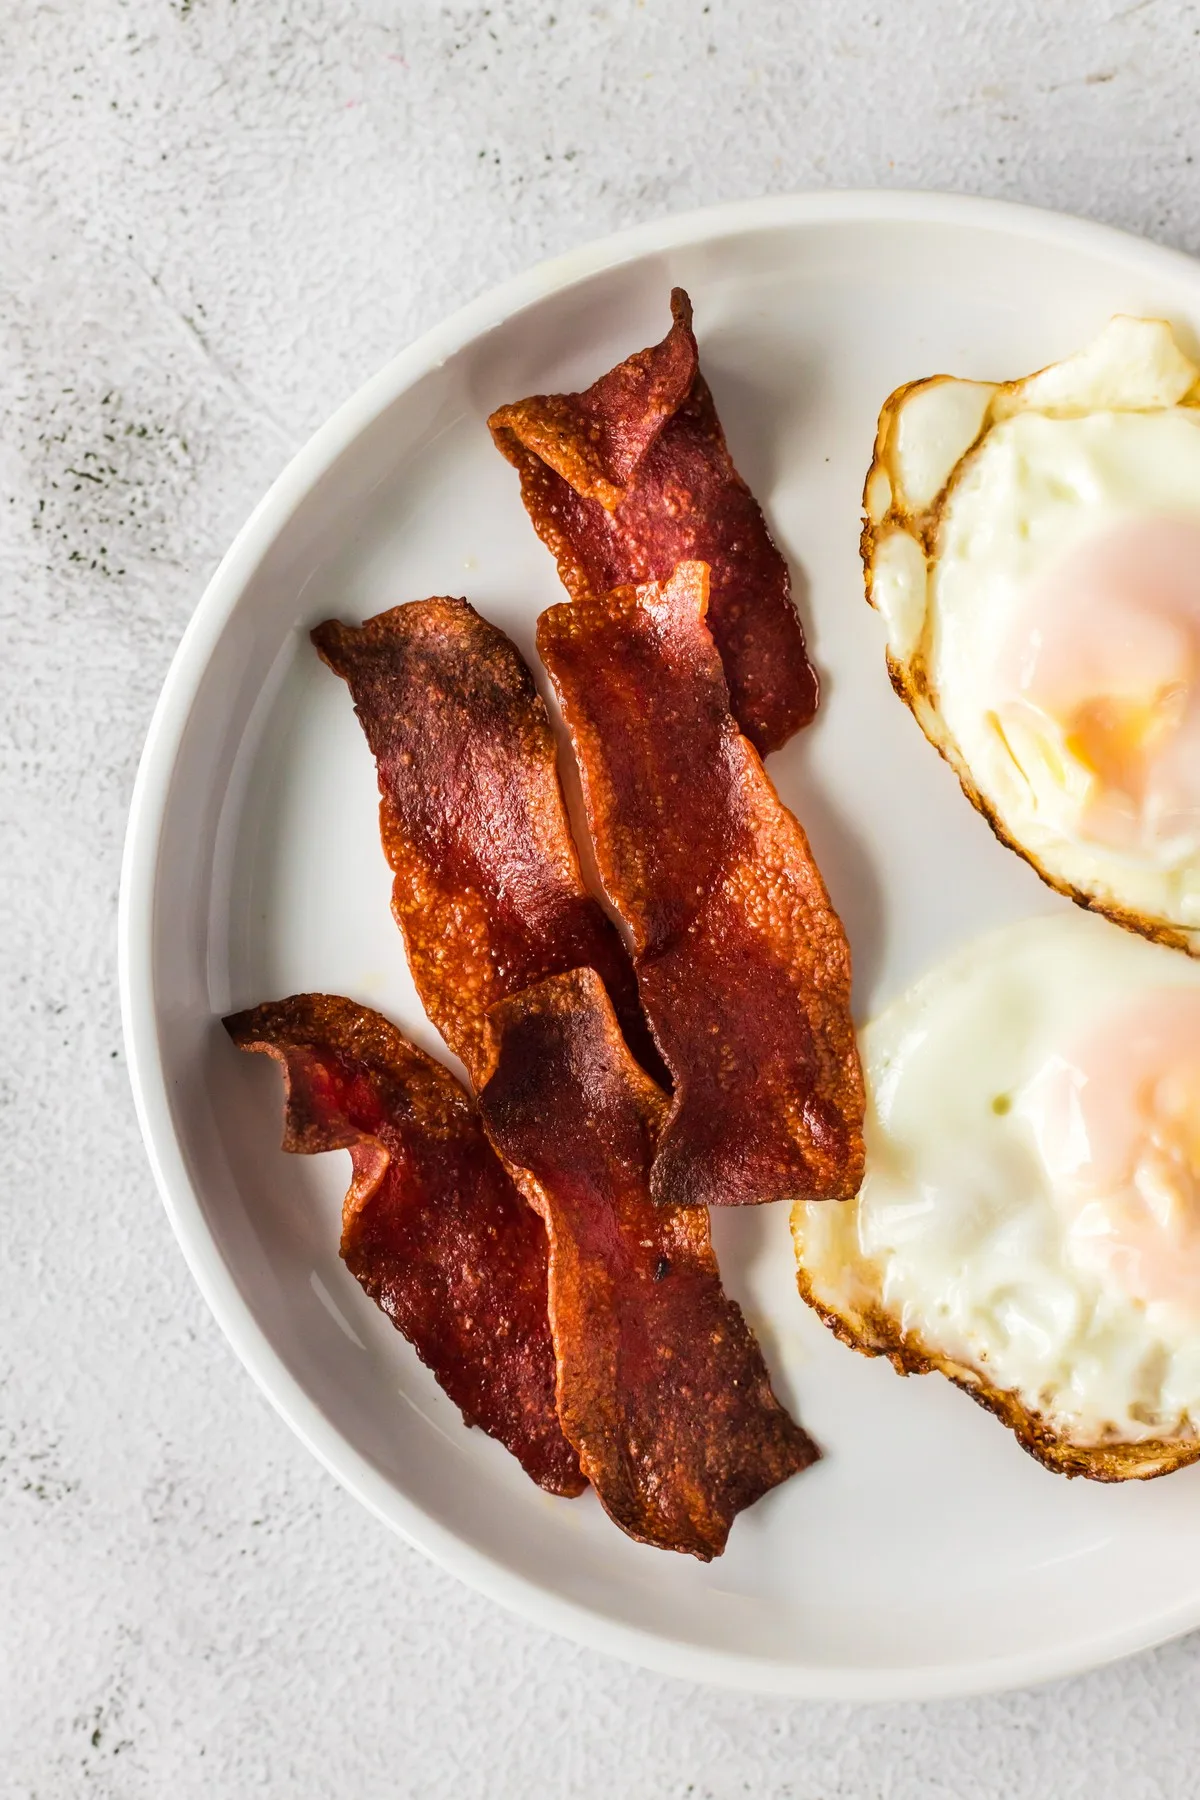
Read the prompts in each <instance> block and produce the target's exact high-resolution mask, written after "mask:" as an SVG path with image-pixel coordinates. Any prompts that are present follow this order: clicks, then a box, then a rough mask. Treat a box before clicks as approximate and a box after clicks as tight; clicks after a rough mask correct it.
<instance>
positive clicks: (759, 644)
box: [488, 288, 818, 756]
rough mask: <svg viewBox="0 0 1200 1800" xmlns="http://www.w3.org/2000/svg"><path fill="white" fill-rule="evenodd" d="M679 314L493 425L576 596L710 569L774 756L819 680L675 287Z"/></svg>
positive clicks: (760, 736) (731, 660)
mask: <svg viewBox="0 0 1200 1800" xmlns="http://www.w3.org/2000/svg"><path fill="white" fill-rule="evenodd" d="M671 314H672V325H671V329H670V331H669V332H668V333H667V335H666V337H665V338H663V340H662V341H661V343H658V344H655V345H653V346H651V348H649V349H647V350H641V351H638V352H637V354H636V355H634V356H630V357H628V358H627V359H626V360H625V361H624V362H622V363H618V364H617V366H616V367H615V368H613V369H610V370H609V371H608V373H607V374H605V375H602V376H600V378H599V379H598V380H597V381H595V382H593V383H592V385H591V387H589V388H587V389H585V390H584V391H583V392H582V393H574V394H535V395H531V396H530V397H529V398H528V399H526V400H519V401H516V402H514V403H512V404H510V405H508V406H501V407H499V408H498V409H497V410H496V411H495V412H494V413H493V414H492V415H491V417H490V418H489V420H488V425H489V427H490V430H491V433H492V438H493V440H494V442H495V444H496V447H497V449H498V450H499V451H500V453H501V454H502V455H503V456H504V457H506V458H507V460H508V461H509V462H510V463H512V465H513V467H514V468H515V469H516V470H517V473H518V475H519V477H520V482H521V498H522V500H523V501H524V503H525V508H526V511H527V512H528V514H529V517H530V519H531V521H532V523H533V526H534V529H535V530H536V532H537V533H538V536H539V537H540V538H541V539H542V542H543V543H544V544H545V545H546V547H547V548H548V549H549V550H550V552H551V554H552V555H553V556H554V558H555V560H556V562H557V563H558V571H559V576H560V578H561V580H562V582H563V585H564V586H565V587H566V589H567V592H568V593H569V594H570V595H571V597H572V599H575V600H584V599H586V598H588V597H589V596H591V595H593V594H603V593H606V592H608V591H609V590H610V589H611V588H613V587H616V586H619V585H621V584H625V583H629V582H638V581H647V580H659V581H662V580H666V578H667V577H668V576H669V575H670V574H671V571H672V569H673V568H674V567H675V565H676V564H677V563H679V562H683V561H687V560H695V559H702V560H703V561H705V562H707V563H708V564H709V566H710V568H711V569H712V572H713V574H712V596H713V597H712V617H711V620H710V624H711V629H712V633H713V637H714V639H715V640H716V644H717V648H718V650H719V652H720V655H721V660H722V662H723V663H724V666H725V674H726V679H727V681H728V683H729V691H730V694H731V696H732V706H733V711H734V714H735V715H736V717H737V719H738V721H739V723H740V725H741V728H742V730H743V731H744V732H745V733H746V735H747V737H749V738H750V740H751V741H752V742H753V743H754V744H755V746H756V747H757V749H758V750H759V751H760V752H761V753H762V754H763V755H764V756H765V755H767V753H768V752H769V751H771V750H776V749H778V748H779V746H780V745H781V744H784V743H786V742H787V740H788V738H790V737H791V736H792V735H793V733H794V732H796V731H797V730H799V729H800V728H801V727H802V726H804V725H807V724H808V723H809V721H810V720H811V719H812V716H813V714H814V713H815V711H816V708H817V701H818V685H817V677H816V674H815V671H814V670H813V668H812V665H811V663H810V662H809V660H808V655H807V651H806V649H805V642H804V630H803V627H802V626H801V623H800V619H799V616H798V614H797V612H796V608H795V605H794V603H793V600H792V592H791V576H790V574H789V571H788V566H787V562H786V561H785V559H784V557H783V556H782V555H781V553H780V551H779V549H778V547H777V546H776V544H775V542H774V539H773V538H772V536H771V533H770V530H769V529H768V526H767V522H766V520H765V518H764V517H763V514H762V510H761V508H760V507H759V505H758V502H757V501H756V500H755V498H754V496H753V494H752V493H751V492H750V489H749V488H748V487H747V485H746V483H745V482H744V481H743V480H742V477H741V476H740V475H739V474H738V472H737V470H736V468H735V467H734V464H733V459H732V458H731V456H730V454H729V448H728V445H727V444H726V441H725V434H724V432H723V431H722V429H721V423H720V420H719V418H718V417H717V410H716V406H715V404H714V402H713V397H712V393H711V391H710V390H709V387H708V384H707V382H706V381H705V379H704V377H703V375H702V374H701V373H700V365H699V353H698V350H697V346H696V338H695V334H694V333H693V330H692V306H691V301H690V300H689V299H688V296H687V294H686V293H685V292H684V290H683V289H682V288H674V289H672V292H671Z"/></svg>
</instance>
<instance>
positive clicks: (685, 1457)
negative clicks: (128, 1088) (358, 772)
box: [313, 600, 816, 1558]
mask: <svg viewBox="0 0 1200 1800" xmlns="http://www.w3.org/2000/svg"><path fill="white" fill-rule="evenodd" d="M313 640H314V642H315V643H316V645H317V647H318V649H319V650H320V652H321V655H322V656H323V657H324V658H325V660H326V662H328V663H329V664H330V665H331V666H332V667H333V668H334V669H336V670H337V672H338V673H339V674H342V675H344V676H345V678H346V679H347V681H348V682H349V684H350V687H351V691H352V693H353V696H354V700H355V705H356V708H357V711H358V715H359V718H360V720H361V722H362V724H363V726H364V729H365V730H366V733H367V737H368V740H369V742H370V744H371V748H372V750H373V751H374V753H375V756H376V759H377V764H378V769H379V780H380V787H381V790H382V794H383V801H382V806H381V821H382V831H383V837H384V842H385V845H386V847H387V852H388V857H389V861H390V862H391V865H392V867H393V869H394V870H395V871H396V888H395V911H396V914H397V917H398V919H399V920H400V923H401V925H402V927H403V930H404V935H405V941H406V943H407V945H408V948H409V958H410V965H411V969H412V975H413V980H414V982H415V984H416V987H417V991H418V993H419V994H420V996H421V998H422V1000H423V1002H424V1003H425V1005H426V1008H427V1010H428V1011H429V1014H430V1016H431V1018H433V1019H434V1021H435V1023H436V1024H438V1026H439V1027H440V1029H441V1030H442V1032H443V1035H444V1036H445V1037H446V1040H447V1042H448V1043H449V1044H450V1046H451V1048H452V1049H453V1050H455V1051H456V1052H457V1053H458V1054H459V1055H460V1056H461V1057H462V1058H463V1060H464V1062H465V1063H466V1065H467V1069H468V1071H469V1073H470V1075H471V1078H472V1080H473V1082H474V1083H475V1085H476V1087H477V1089H480V1090H481V1108H482V1114H483V1119H484V1125H485V1128H486V1129H487V1131H488V1134H489V1136H490V1138H491V1140H492V1143H493V1145H494V1147H495V1149H496V1150H497V1151H498V1153H499V1156H500V1158H501V1160H502V1161H503V1162H504V1163H505V1164H506V1165H507V1167H508V1169H509V1173H510V1174H511V1175H512V1176H513V1177H514V1178H515V1180H516V1181H517V1183H518V1184H519V1185H520V1186H521V1187H522V1189H523V1190H524V1192H525V1193H526V1196H527V1198H528V1199H530V1200H531V1201H532V1202H533V1205H534V1207H536V1209H537V1211H538V1212H540V1213H541V1214H542V1216H543V1218H544V1220H545V1221H546V1223H545V1225H543V1224H542V1223H541V1221H539V1220H538V1219H537V1218H536V1216H535V1212H534V1211H532V1210H531V1211H530V1212H529V1217H530V1219H531V1220H532V1221H533V1222H534V1223H535V1224H536V1225H537V1228H538V1230H539V1231H541V1232H542V1233H543V1236H545V1234H546V1232H547V1230H548V1231H549V1233H550V1241H551V1269H552V1274H551V1286H550V1297H549V1303H548V1306H549V1324H550V1332H551V1336H552V1338H553V1343H554V1353H555V1361H556V1370H557V1377H556V1380H557V1388H556V1393H557V1402H558V1407H559V1414H560V1417H561V1419H562V1423H563V1428H564V1430H565V1432H566V1435H567V1437H568V1439H569V1440H570V1441H571V1442H572V1443H573V1444H575V1445H576V1446H577V1448H578V1450H579V1452H580V1455H581V1458H582V1460H583V1463H584V1472H585V1473H586V1474H587V1475H589V1477H590V1478H591V1480H592V1482H593V1485H594V1486H595V1488H596V1491H597V1494H598V1496H599V1498H600V1500H601V1502H602V1503H603V1505H604V1506H605V1507H606V1508H607V1509H608V1510H609V1512H610V1513H611V1514H612V1516H613V1518H614V1519H616V1521H617V1523H618V1524H620V1525H621V1526H622V1527H623V1528H624V1529H626V1530H628V1531H629V1532H630V1533H631V1535H633V1536H636V1537H639V1538H641V1539H643V1540H644V1541H646V1542H648V1543H654V1544H658V1545H660V1546H661V1547H663V1548H665V1549H682V1550H690V1551H691V1552H692V1553H693V1554H694V1555H696V1556H700V1557H704V1558H707V1557H710V1556H714V1555H717V1554H719V1553H720V1551H721V1549H722V1548H723V1546H724V1542H725V1537H726V1534H727V1533H728V1530H729V1526H730V1523H731V1521H732V1519H733V1517H734V1516H735V1514H736V1513H737V1512H738V1511H739V1510H740V1509H741V1508H742V1507H745V1506H748V1505H750V1504H751V1502H752V1501H753V1500H755V1499H757V1498H758V1497H759V1495H760V1494H762V1493H765V1492H766V1490H767V1489H768V1488H770V1487H773V1486H774V1485H776V1483H778V1482H779V1481H782V1480H784V1479H785V1478H786V1477H787V1476H788V1475H790V1474H793V1473H794V1472H795V1471H796V1470H798V1469H800V1468H803V1467H805V1466H806V1465H807V1464H808V1463H809V1462H811V1461H812V1460H813V1459H814V1458H815V1456H816V1451H815V1449H814V1447H813V1446H812V1444H811V1443H810V1441H809V1439H808V1438H807V1437H806V1436H805V1434H804V1433H803V1432H802V1431H801V1430H800V1428H799V1427H798V1426H797V1425H795V1424H794V1423H793V1422H792V1420H791V1419H789V1418H788V1416H787V1414H786V1413H785V1412H784V1411H783V1409H782V1408H781V1407H780V1406H779V1403H778V1402H777V1401H776V1399H775V1398H774V1395H773V1394H772V1393H771V1389H770V1382H769V1379H768V1377H767V1373H766V1369H765V1365H764V1364H763V1361H762V1356H761V1353H760V1352H759V1350H758V1347H757V1345H756V1343H755V1341H754V1338H753V1336H752V1334H751V1333H750V1330H749V1328H748V1327H747V1325H746V1324H745V1321H744V1319H743V1318H742V1315H741V1313H740V1312H739V1310H738V1308H737V1307H736V1305H735V1304H734V1303H733V1302H732V1301H731V1300H728V1299H727V1298H726V1297H725V1295H724V1293H723V1292H722V1289H721V1285H720V1276H719V1273H718V1271H717V1264H716V1259H715V1257H714V1256H713V1253H712V1249H711V1246H710V1243H709V1234H708V1220H707V1217H706V1216H705V1214H704V1213H703V1212H689V1213H688V1214H687V1216H686V1217H684V1216H681V1215H680V1212H679V1209H677V1208H673V1207H670V1206H666V1207H657V1208H655V1207H653V1206H652V1205H651V1203H650V1199H649V1194H648V1190H647V1185H646V1180H647V1173H648V1168H649V1163H650V1157H651V1152H652V1146H653V1142H654V1135H655V1130H656V1127H657V1124H658V1122H659V1121H660V1120H661V1118H662V1116H663V1114H664V1113H665V1111H666V1108H667V1101H666V1099H665V1097H664V1096H663V1094H662V1092H661V1091H660V1089H659V1088H658V1087H657V1086H656V1085H655V1084H654V1082H653V1081H652V1080H650V1078H649V1077H648V1076H647V1075H646V1074H645V1072H644V1066H645V1064H646V1063H649V1062H651V1061H657V1058H656V1056H655V1053H654V1050H653V1045H652V1044H651V1043H650V1040H649V1037H648V1035H647V1033H646V1027H645V1022H644V1019H643V1018H642V1015H641V1013H640V1011H639V1010H638V1005H637V997H636V989H635V986H634V982H633V976H632V970H631V967H630V964H629V962H628V958H627V955H626V952H625V949H624V945H623V943H622V941H621V939H620V937H619V935H618V934H617V932H616V930H615V928H614V927H613V926H611V925H610V924H609V922H608V920H607V918H606V917H605V915H604V913H603V912H602V911H601V909H600V907H599V906H598V905H597V903H596V902H595V901H594V900H593V899H592V898H591V897H590V896H589V895H588V893H587V890H586V889H585V888H584V886H583V884H582V880H581V878H580V874H579V864H578V860H577V858H576V854H575V849H574V845H573V843H572V840H571V837H570V832H569V827H568V824H567V819H566V813H565V810H564V807H563V801H562V794H561V791H560V788H559V785H558V777H557V773H556V768H555V760H554V740H553V736H552V734H551V731H550V726H549V721H548V718H547V715H546V711H545V708H544V706H543V705H542V702H541V700H540V698H539V697H538V694H537V691H536V689H535V688H534V686H533V682H532V679H531V677H530V675H529V672H528V670H527V669H526V668H525V666H524V664H523V663H522V662H521V659H520V657H519V656H518V654H517V652H516V650H515V649H514V647H513V646H512V644H511V643H510V642H509V640H508V639H507V638H506V637H505V636H504V635H503V633H502V632H499V631H497V630H496V629H495V628H494V627H492V626H490V625H488V624H487V623H486V622H485V621H484V620H482V619H481V618H480V617H479V615H478V614H477V613H475V612H474V611H473V609H472V608H471V607H469V606H468V605H467V604H466V602H465V601H456V600H431V601H420V602H416V603H415V604H413V605H412V606H408V607H397V608H395V609H394V610H393V611H392V612H389V613H384V614H382V615H381V616H380V617H379V618H378V619H374V620H371V621H369V622H368V624H367V625H365V626H363V627H362V628H361V629H354V628H351V627H349V626H342V625H335V624H330V625H323V626H321V627H319V628H318V630H317V631H315V632H314V633H313ZM710 654H713V660H714V662H716V657H715V653H711V652H710ZM717 668H718V673H719V664H717ZM751 754H752V753H751ZM547 976H550V977H553V978H554V979H551V980H547V979H546V977H547ZM606 992H607V994H608V995H609V996H615V1000H614V999H605V994H606ZM617 1006H619V1007H620V1008H621V1009H622V1010H623V1013H624V1017H623V1019H622V1018H621V1017H620V1014H619V1013H618V1012H617V1011H616V1010H615V1008H616V1007H617ZM622 1026H624V1029H625V1031H626V1032H627V1034H628V1035H629V1036H630V1037H637V1036H639V1035H640V1038H641V1039H642V1040H644V1048H643V1050H642V1056H643V1059H644V1060H643V1068H642V1069H639V1068H638V1065H637V1063H636V1062H635V1061H634V1060H633V1058H632V1056H631V1054H630V1052H629V1049H628V1048H627V1047H626V1039H625V1038H623V1037H622V1035H621V1030H622ZM672 1269H674V1271H675V1275H676V1277H677V1278H676V1279H671V1271H672ZM656 1344H657V1345H659V1346H660V1348H664V1349H665V1350H666V1351H668V1352H669V1354H668V1355H660V1354H659V1352H658V1350H656V1349H655V1345H656ZM614 1359H615V1360H614ZM720 1372H724V1373H725V1374H726V1375H727V1377H728V1379H729V1380H730V1381H731V1382H733V1383H735V1384H737V1390H736V1392H732V1393H730V1394H729V1395H728V1396H726V1397H725V1398H724V1399H718V1397H717V1396H716V1395H715V1393H714V1391H713V1389H714V1383H715V1382H716V1380H717V1376H718V1373H720ZM697 1409H699V1410H701V1411H703V1413H704V1417H705V1423H704V1429H703V1433H702V1434H700V1433H698V1428H697V1424H696V1415H697ZM672 1413H673V1414H674V1419H675V1422H674V1424H673V1425H672V1424H671V1415H672ZM606 1434H608V1435H606Z"/></svg>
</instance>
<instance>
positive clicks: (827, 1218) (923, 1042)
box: [792, 912, 1200, 1481]
mask: <svg viewBox="0 0 1200 1800" xmlns="http://www.w3.org/2000/svg"><path fill="white" fill-rule="evenodd" d="M863 1055H864V1061H865V1065H866V1071H867V1080H868V1088H869V1091H870V1095H871V1104H870V1107H869V1109H868V1114H867V1174H866V1179H865V1180H864V1182H863V1186H862V1191H861V1193H860V1195H859V1197H858V1199H857V1200H855V1201H852V1202H850V1203H849V1204H848V1205H847V1206H844V1207H829V1206H811V1205H801V1206H797V1207H796V1208H795V1209H794V1210H793V1214H792V1232H793V1239H794V1243H795V1248H796V1257H797V1265H798V1270H799V1282H800V1290H801V1292H802V1294H803V1295H804V1296H805V1298H806V1299H807V1300H809V1301H810V1303H811V1304H812V1305H813V1306H814V1307H815V1308H816V1309H817V1311H818V1312H820V1313H821V1315H822V1316H823V1317H824V1319H825V1320H826V1322H827V1323H828V1324H829V1325H831V1326H832V1328H833V1329H834V1331H836V1332H837V1334H838V1336H839V1337H841V1338H843V1339H845V1341H846V1342H847V1343H850V1344H853V1345H854V1346H855V1347H856V1348H858V1349H860V1350H863V1351H865V1352H866V1353H867V1354H868V1355H883V1356H888V1357H890V1358H891V1359H892V1361H893V1363H894V1364H895V1365H896V1367H897V1368H898V1369H900V1370H901V1371H902V1372H909V1371H913V1372H919V1371H924V1370H929V1369H940V1370H941V1371H942V1373H943V1374H946V1375H948V1376H949V1377H950V1378H951V1380H953V1381H956V1382H958V1383H959V1385H960V1386H962V1387H964V1388H965V1389H966V1390H967V1392H968V1393H970V1394H971V1395H973V1396H974V1398H976V1399H977V1400H979V1401H981V1402H982V1403H983V1404H984V1405H985V1406H987V1407H990V1408H991V1410H992V1411H993V1412H994V1413H996V1415H997V1416H998V1417H999V1418H1000V1419H1001V1420H1003V1422H1004V1423H1005V1424H1006V1425H1008V1426H1010V1427H1011V1429H1012V1430H1013V1431H1014V1432H1015V1433H1016V1434H1017V1436H1018V1437H1019V1439H1020V1440H1021V1442H1022V1444H1024V1446H1025V1448H1026V1449H1027V1450H1029V1451H1031V1452H1032V1454H1033V1455H1034V1456H1036V1457H1037V1458H1038V1459H1039V1460H1040V1461H1041V1462H1043V1463H1045V1464H1046V1465H1047V1467H1049V1468H1051V1469H1056V1470H1058V1471H1060V1472H1062V1473H1063V1474H1067V1475H1088V1476H1092V1477H1093V1478H1095V1479H1097V1480H1101V1481H1121V1480H1126V1479H1129V1478H1131V1477H1147V1476H1151V1475H1161V1474H1165V1473H1167V1472H1168V1471H1170V1470H1172V1469H1176V1468H1179V1467H1181V1466H1182V1465H1183V1464H1185V1463H1190V1462H1193V1461H1195V1460H1196V1459H1197V1458H1198V1457H1200V967H1198V966H1197V965H1196V964H1194V963H1191V962H1188V961H1187V960H1185V959H1184V958H1183V957H1180V956H1176V955H1173V954H1172V953H1171V951H1169V950H1167V949H1164V948H1162V947H1161V946H1157V945H1154V944H1147V943H1144V942H1142V941H1140V940H1139V939H1138V938H1135V937H1129V936H1124V935H1122V934H1121V933H1119V932H1116V931H1114V930H1113V929H1112V928H1111V926H1109V925H1107V924H1105V923H1104V922H1103V921H1102V920H1098V919H1091V918H1087V917H1085V916H1083V915H1082V914H1079V913H1069V912H1067V913H1062V914H1056V915H1055V916H1053V917H1051V918H1044V919H1033V920H1027V921H1025V922H1024V923H1022V924H1019V925H1014V926H1009V927H1007V928H1006V929H1004V930H1002V931H999V932H995V933H993V934H991V935H989V936H988V937H985V938H983V939H982V940H980V941H977V942H975V943H972V944H969V945H968V946H967V947H966V948H965V949H963V950H960V951H959V952H958V953H957V954H956V955H954V956H952V957H951V958H950V959H949V960H948V961H947V962H945V963H943V964H941V965H940V966H939V967H937V968H935V969H933V970H932V971H931V972H930V973H929V974H927V975H926V976H925V977H924V978H923V979H922V980H920V981H918V982H917V983H916V984H915V986H913V987H912V988H910V989H909V990H908V992H907V993H905V994H902V995H901V996H900V998H899V999H897V1000H895V1001H894V1002H893V1003H892V1005H891V1006H890V1007H888V1009H887V1010H886V1011H885V1012H884V1013H883V1014H882V1016H881V1017H880V1018H879V1019H877V1020H876V1021H875V1023H874V1024H872V1025H871V1026H869V1027H868V1028H867V1030H866V1031H865V1032H864V1034H863Z"/></svg>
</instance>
